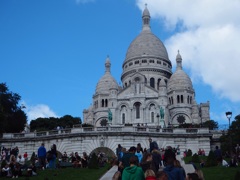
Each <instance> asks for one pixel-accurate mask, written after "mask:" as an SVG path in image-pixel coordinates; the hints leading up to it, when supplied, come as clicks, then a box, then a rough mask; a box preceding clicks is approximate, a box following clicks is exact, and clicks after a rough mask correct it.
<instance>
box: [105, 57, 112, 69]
mask: <svg viewBox="0 0 240 180" xmlns="http://www.w3.org/2000/svg"><path fill="white" fill-rule="evenodd" d="M110 68H111V62H110V58H109V55H107V58H106V61H105V72H110Z"/></svg>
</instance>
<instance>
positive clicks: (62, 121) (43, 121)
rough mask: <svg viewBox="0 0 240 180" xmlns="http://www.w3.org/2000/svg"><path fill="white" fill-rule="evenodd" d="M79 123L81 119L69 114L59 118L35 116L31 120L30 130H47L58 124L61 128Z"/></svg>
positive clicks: (54, 127)
mask: <svg viewBox="0 0 240 180" xmlns="http://www.w3.org/2000/svg"><path fill="white" fill-rule="evenodd" d="M81 123H82V121H81V119H80V118H79V117H72V116H70V115H65V116H63V117H61V118H56V117H49V118H37V119H36V120H32V121H31V123H30V129H31V130H32V131H34V130H36V131H49V130H54V129H56V128H57V127H58V126H59V127H61V128H72V127H73V125H76V124H81Z"/></svg>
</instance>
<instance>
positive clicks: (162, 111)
mask: <svg viewBox="0 0 240 180" xmlns="http://www.w3.org/2000/svg"><path fill="white" fill-rule="evenodd" d="M160 117H161V119H164V109H163V108H162V107H160Z"/></svg>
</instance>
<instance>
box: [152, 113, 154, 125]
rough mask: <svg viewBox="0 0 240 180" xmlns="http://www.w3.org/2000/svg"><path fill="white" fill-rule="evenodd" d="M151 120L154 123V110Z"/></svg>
mask: <svg viewBox="0 0 240 180" xmlns="http://www.w3.org/2000/svg"><path fill="white" fill-rule="evenodd" d="M151 122H152V123H154V112H151Z"/></svg>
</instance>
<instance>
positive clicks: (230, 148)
mask: <svg viewBox="0 0 240 180" xmlns="http://www.w3.org/2000/svg"><path fill="white" fill-rule="evenodd" d="M226 117H227V118H228V123H229V124H228V135H229V144H230V146H229V153H230V155H231V156H232V136H231V134H230V121H231V117H232V112H230V111H228V112H226Z"/></svg>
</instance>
